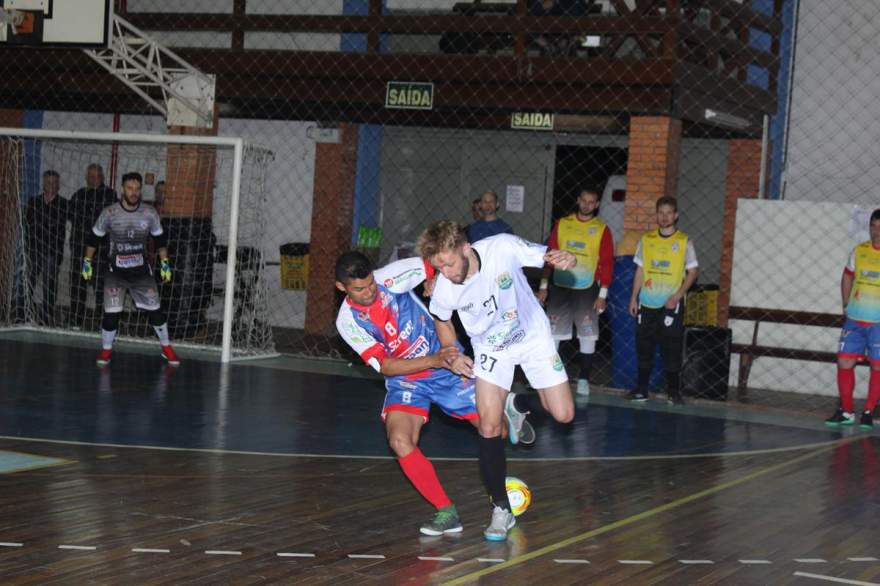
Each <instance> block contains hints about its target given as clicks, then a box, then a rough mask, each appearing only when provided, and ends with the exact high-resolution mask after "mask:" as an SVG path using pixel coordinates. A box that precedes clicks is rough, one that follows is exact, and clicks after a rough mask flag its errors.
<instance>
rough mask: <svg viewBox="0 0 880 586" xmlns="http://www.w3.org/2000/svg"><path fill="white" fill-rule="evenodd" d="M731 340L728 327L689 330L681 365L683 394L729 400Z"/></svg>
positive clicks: (686, 332) (692, 328) (685, 338)
mask: <svg viewBox="0 0 880 586" xmlns="http://www.w3.org/2000/svg"><path fill="white" fill-rule="evenodd" d="M731 338H732V336H731V331H730V329H728V328H719V327H689V328H685V330H684V362H682V365H681V390H682V393H683V394H685V395H689V396H692V397H701V398H704V399H717V400H719V401H725V400H727V389H728V386H727V384H728V381H729V379H730V343H731Z"/></svg>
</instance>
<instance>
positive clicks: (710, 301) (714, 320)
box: [684, 285, 719, 326]
mask: <svg viewBox="0 0 880 586" xmlns="http://www.w3.org/2000/svg"><path fill="white" fill-rule="evenodd" d="M718 293H719V287H718V285H694V286H693V287H691V289H690V291H688V293H687V297H686V300H685V304H684V325H685V326H717V325H718Z"/></svg>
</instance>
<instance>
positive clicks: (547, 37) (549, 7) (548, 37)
mask: <svg viewBox="0 0 880 586" xmlns="http://www.w3.org/2000/svg"><path fill="white" fill-rule="evenodd" d="M586 13H587V9H586V6H585V4H584V2H583V0H530V1H529V14H530V15H532V16H552V17H558V16H582V15H584V14H586ZM532 42H533V43H534V44H535V45H536V46H537V47H538V50H539V51H540V52H541V55H548V56H570V55H572V54H574V52H575V50H576V48H577V42H578V39H577V36H575V35H570V34H539V35H535V36H534V37H532Z"/></svg>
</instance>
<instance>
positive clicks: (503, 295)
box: [417, 221, 577, 541]
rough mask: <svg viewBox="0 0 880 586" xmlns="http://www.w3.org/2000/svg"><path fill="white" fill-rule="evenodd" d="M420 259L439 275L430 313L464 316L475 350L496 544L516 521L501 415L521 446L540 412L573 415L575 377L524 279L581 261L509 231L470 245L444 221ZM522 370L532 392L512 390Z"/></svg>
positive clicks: (421, 244)
mask: <svg viewBox="0 0 880 586" xmlns="http://www.w3.org/2000/svg"><path fill="white" fill-rule="evenodd" d="M417 246H418V249H419V252H420V253H421V255H422V256H423V257H424V258H426V259H427V260H428V261H429V262H430V263H431V265H432V266H433V267H434V268H435V269H437V271H438V272H439V273H440V275H439V276H438V277H437V282H436V284H435V286H434V290H433V293H432V295H431V305H430V312H431V313H432V314H433V315H434V316H435V317H436V318H438V319H439V320H442V322H447V323H446V325H441V324H438V326H437V327H438V328H440V327H447V328H450V329H451V328H452V325H451V324H449V323H448V320H449V319H450V318H451V317H452V312H453V311H457V312H458V315H459V317H460V318H461V323H462V325H464V328H465V330H466V331H467V333H468V336H470V339H471V344H472V345H473V348H474V367H473V374H474V375H475V376H476V378H477V382H476V396H477V410H478V411H479V414H480V426H479V431H480V466H481V468H482V473H483V477H484V479H485V482H486V486H487V488H488V490H489V494H490V495H491V497H492V502H493V505H494V508H493V511H492V521H491V522H490V524H489V527H487V528H486V530H485V531H484V532H483V534H484V535H485V537H486V539H488V540H490V541H503V540H504V539H506V538H507V532H508V531H509V530H510V529H511V528H512V527H513V525H514V524H515V520H514V516H513V514H512V513H511V509H510V503H509V501H508V499H507V490H506V488H505V477H506V476H507V462H506V459H505V454H504V440H503V439H502V435H501V434H502V418H503V417H504V415H507V416H508V419H509V421H510V423H511V425H510V429H509V433H510V437H511V442H512V443H516V440H517V438H516V435H517V427H518V426H517V422H518V423H519V425H521V422H522V421H523V419H524V418H525V415H526V414H527V413H528V412H530V411H534V410H545V411H547V412H549V413H550V415H552V416H553V418H554V419H556V420H557V421H559V422H560V423H568V422H570V421H571V420H572V419H573V418H574V403H573V402H572V398H571V389H570V388H569V385H568V375H567V373H566V372H565V367H564V365H563V364H562V360H560V358H559V354H557V352H556V344H555V342H554V340H553V335H552V333H551V330H550V322H549V321H548V319H547V315H546V314H545V313H544V310H543V309H542V308H541V306H540V304H539V303H538V300H537V299H536V297H535V294H534V292H533V291H532V289H531V287H530V286H529V284H528V282H527V281H526V278H525V275H523V272H522V269H523V267H535V268H541V267H543V266H544V263H549V264H551V265H554V266H556V267H559V268H560V269H571V268H573V267H574V266H575V265H576V264H577V259H576V258H575V256H574V255H573V254H572V253H570V252H566V251H562V250H549V249H548V248H547V247H546V246H544V245H541V244H535V243H532V242H527V241H525V240H523V239H522V238H519V237H517V236H513V235H510V234H499V235H497V236H492V237H489V238H486V239H483V240H480V241H479V242H476V243H474V244H473V245H471V244H468V242H467V239H466V237H465V235H464V232H463V230H462V228H461V226H460V225H459V224H457V223H455V222H449V221H441V222H435V223H434V224H431V225H430V226H429V227H428V228H427V229H426V230H425V231H424V232H423V233H422V235H421V236H419V240H418V244H417ZM516 365H519V366H520V367H521V368H522V369H523V371H524V372H525V374H526V377H527V378H528V380H529V383H530V384H531V385H532V386H533V387H535V388H536V389H538V391H539V392H538V395H537V397H536V396H535V395H533V394H518V395H514V394H513V393H510V386H511V383H512V382H513V372H514V369H515V368H516Z"/></svg>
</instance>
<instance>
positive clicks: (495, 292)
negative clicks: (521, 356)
mask: <svg viewBox="0 0 880 586" xmlns="http://www.w3.org/2000/svg"><path fill="white" fill-rule="evenodd" d="M472 248H473V249H474V252H475V253H476V256H477V258H478V259H479V263H480V266H479V270H478V271H477V273H476V274H474V275H473V276H471V277H470V278H468V279H466V280H465V282H464V283H461V284H460V285H456V284H455V283H453V282H452V281H450V280H449V279H447V278H446V277H444V276H443V275H439V276H438V277H437V284H436V285H435V287H434V293H433V295H432V296H431V305H430V310H431V313H432V314H434V315H436V316H437V317H438V318H439V319H442V320H448V319H450V318H451V317H452V312H453V311H458V316H459V318H460V319H461V323H462V325H463V326H464V329H465V330H466V331H467V333H468V336H470V338H471V343H472V344H473V345H474V346H475V347H476V346H480V347H484V348H489V349H491V350H492V351H495V352H499V351H502V350H505V349H506V348H509V347H511V346H512V345H514V344H520V343H522V342H523V341H525V340H527V339H529V340H531V339H534V338H535V337H542V336H545V337H550V336H551V333H550V322H549V321H548V320H547V316H546V314H545V313H544V310H543V309H542V308H541V305H540V304H539V303H538V300H537V299H536V298H535V294H534V292H533V291H532V288H531V287H530V286H529V283H528V281H527V280H526V277H525V275H524V274H523V272H522V269H523V267H535V268H540V267H543V266H544V254H545V253H546V252H547V247H546V246H544V245H542V244H535V243H533V242H528V241H526V240H523V239H522V238H520V237H518V236H513V235H510V234H499V235H497V236H492V237H490V238H484V239H483V240H480V241H478V242H476V243H475V244H473V245H472Z"/></svg>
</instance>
